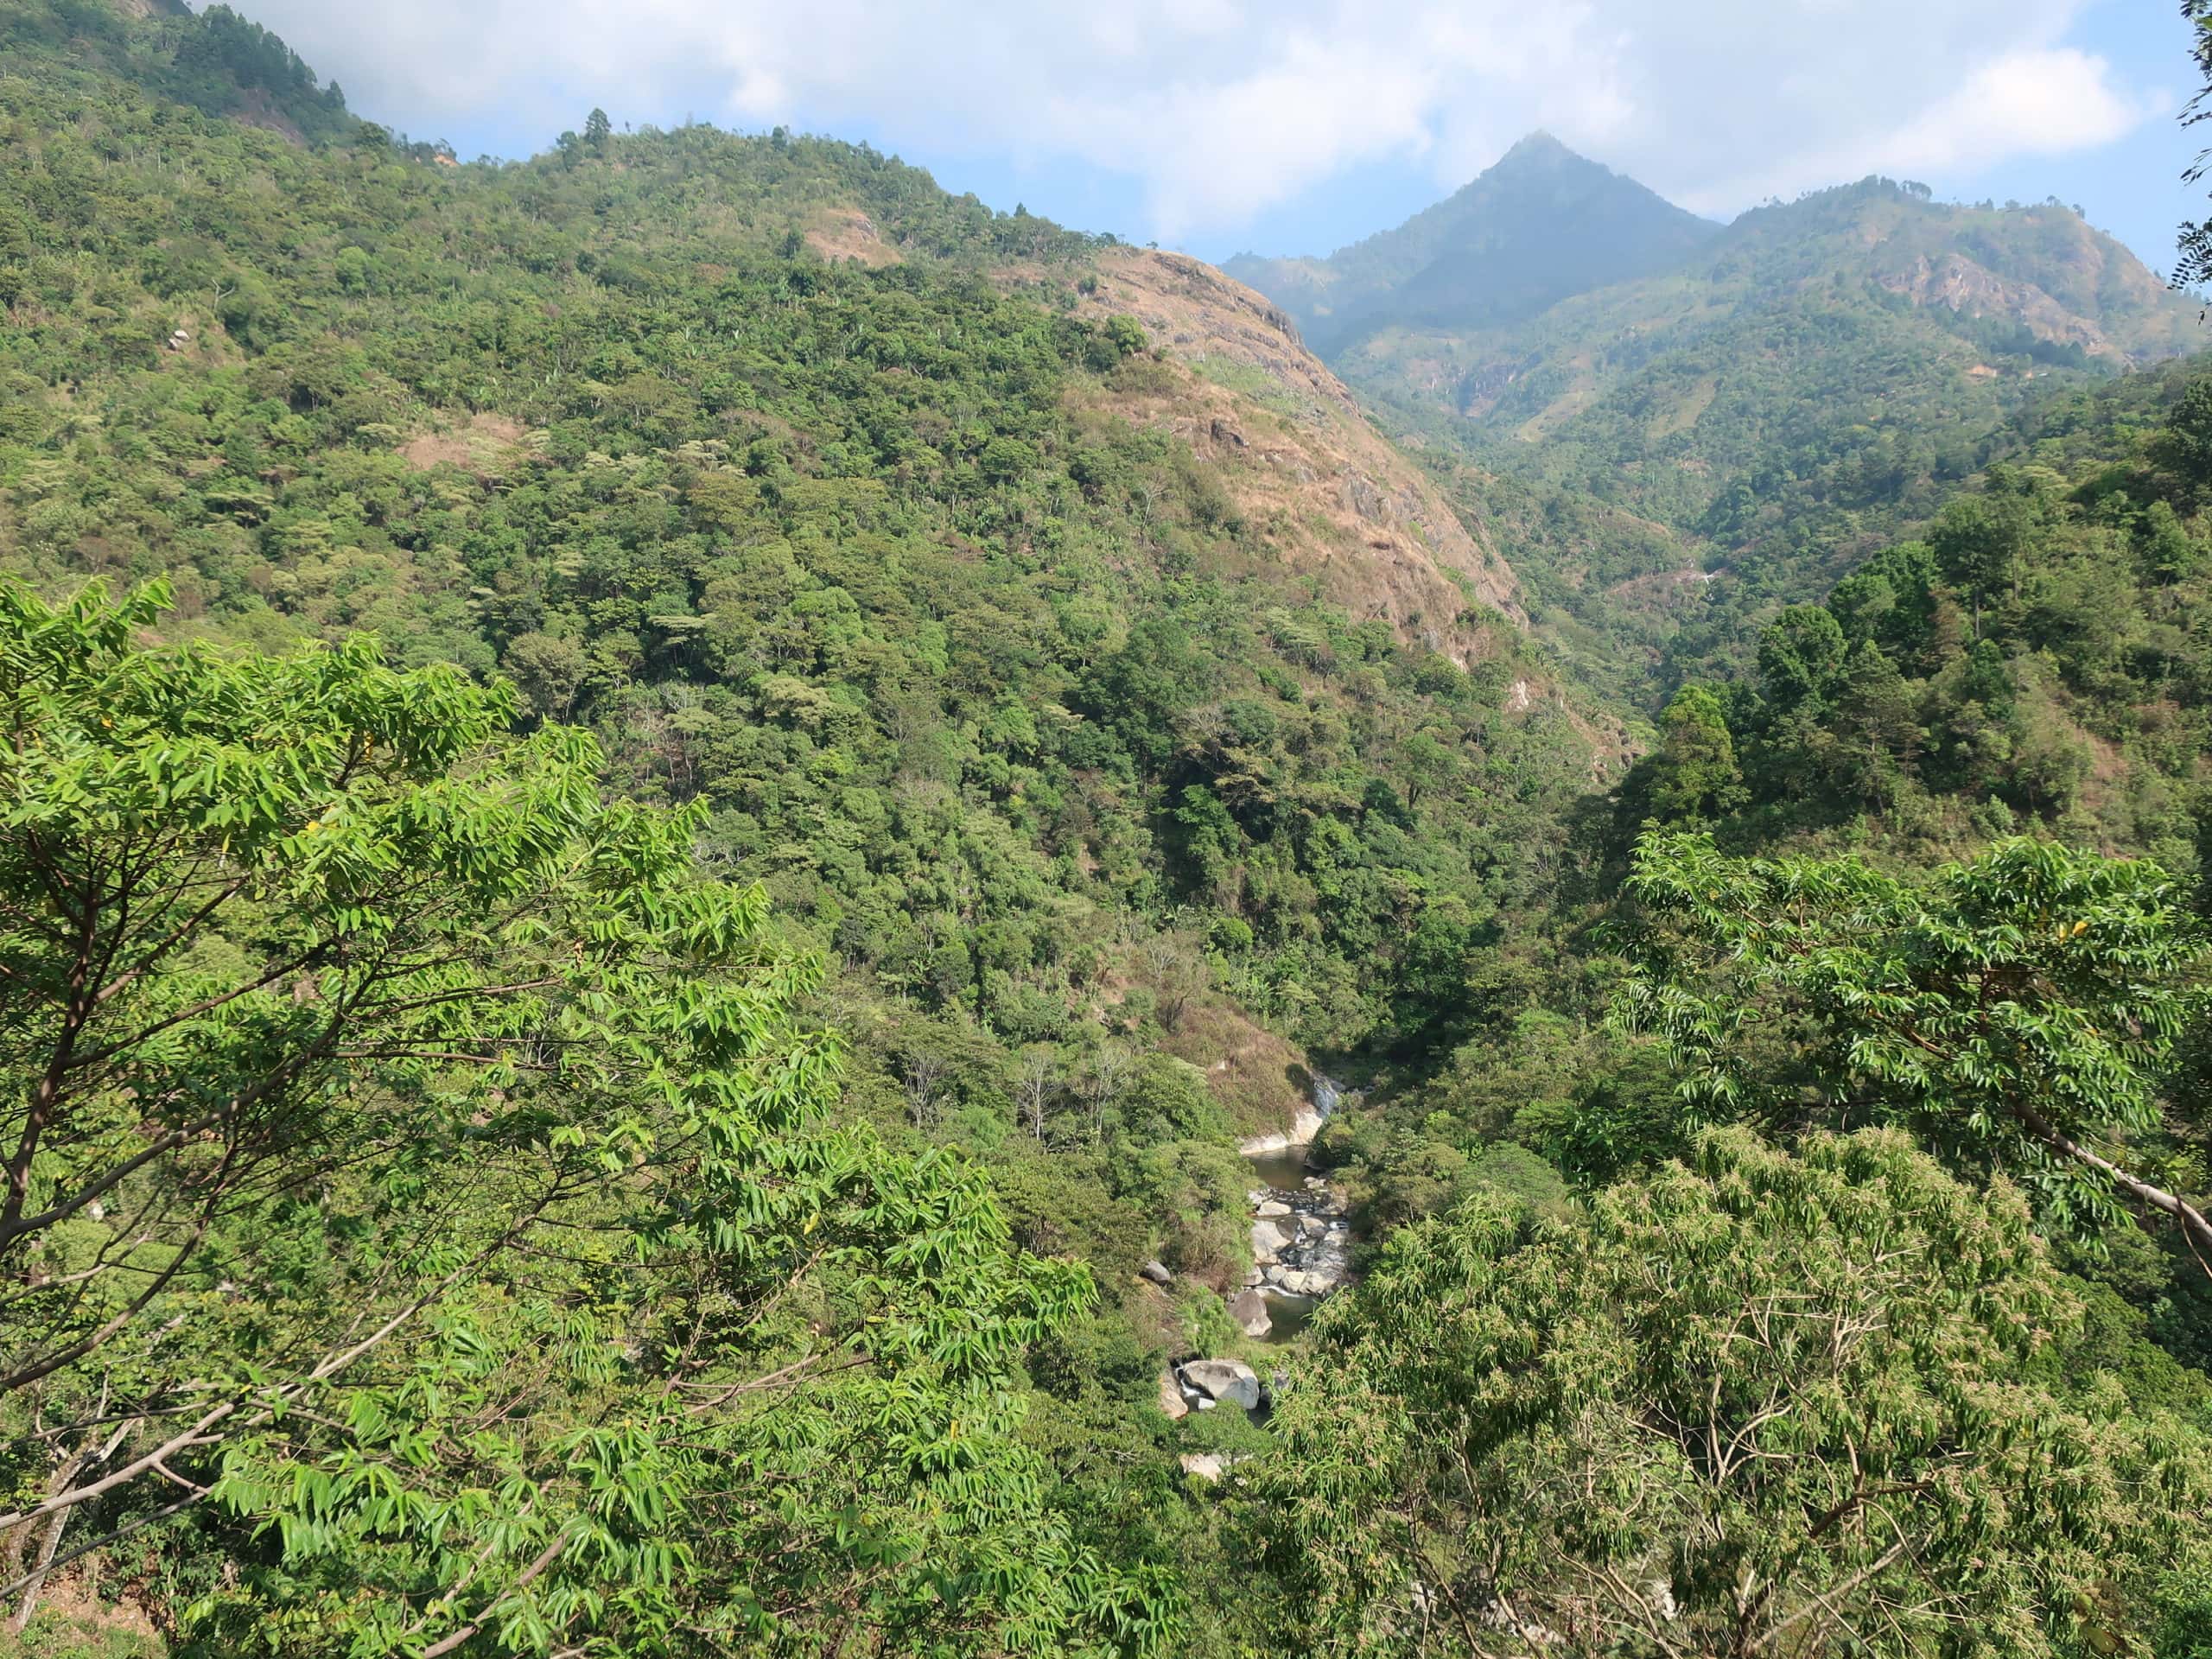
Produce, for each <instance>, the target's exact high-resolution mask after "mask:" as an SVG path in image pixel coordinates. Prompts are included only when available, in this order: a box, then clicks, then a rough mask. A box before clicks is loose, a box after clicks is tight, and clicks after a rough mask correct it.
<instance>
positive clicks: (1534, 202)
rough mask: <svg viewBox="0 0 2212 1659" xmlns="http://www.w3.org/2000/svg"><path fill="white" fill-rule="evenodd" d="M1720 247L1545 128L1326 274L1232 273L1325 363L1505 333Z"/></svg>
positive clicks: (1704, 230)
mask: <svg viewBox="0 0 2212 1659" xmlns="http://www.w3.org/2000/svg"><path fill="white" fill-rule="evenodd" d="M1718 233H1719V226H1714V225H1710V224H1708V223H1707V222H1706V221H1705V220H1703V219H1699V218H1698V217H1697V216H1696V215H1695V214H1694V213H1686V212H1684V211H1683V210H1682V209H1681V208H1680V207H1675V205H1674V204H1673V203H1671V202H1669V201H1666V200H1662V198H1660V197H1659V196H1656V195H1655V194H1652V193H1651V192H1650V191H1649V190H1647V189H1645V188H1643V186H1642V185H1640V184H1638V183H1637V181H1635V180H1633V179H1631V178H1628V177H1626V176H1624V175H1621V174H1618V173H1616V172H1614V171H1613V170H1612V169H1611V168H1607V167H1605V166H1602V165H1600V164H1599V162H1593V161H1591V160H1590V159H1589V158H1588V157H1586V156H1578V155H1577V154H1575V152H1574V151H1573V150H1571V149H1568V148H1567V146H1566V145H1565V144H1563V143H1560V141H1559V140H1558V139H1557V138H1555V137H1553V136H1552V135H1551V134H1550V133H1548V132H1546V131H1544V130H1541V128H1540V129H1538V130H1536V131H1534V132H1531V133H1529V135H1528V136H1527V137H1523V138H1522V139H1521V141H1520V142H1519V143H1516V144H1515V145H1514V146H1513V148H1512V149H1509V150H1507V151H1506V152H1505V154H1504V155H1503V156H1500V157H1499V158H1498V159H1497V162H1495V163H1494V164H1492V165H1491V167H1490V168H1488V169H1486V170H1485V171H1484V173H1483V174H1482V175H1480V176H1479V177H1478V178H1476V179H1474V180H1473V181H1471V182H1470V183H1468V184H1466V185H1465V186H1463V187H1461V188H1459V190H1457V191H1455V192H1453V193H1452V195H1450V196H1449V197H1447V198H1446V199H1445V200H1442V201H1440V202H1438V203H1437V204H1436V205H1435V206H1434V207H1428V208H1425V209H1424V210H1422V211H1421V213H1416V214H1414V216H1413V217H1412V218H1411V219H1408V220H1407V221H1406V222H1405V223H1404V224H1402V225H1401V226H1398V227H1397V228H1396V229H1395V230H1389V231H1384V232H1381V233H1380V234H1379V235H1376V236H1371V237H1370V238H1367V240H1365V241H1364V242H1361V243H1358V244H1356V245H1353V246H1351V247H1349V248H1344V249H1341V250H1339V251H1338V252H1337V253H1335V254H1333V255H1332V256H1331V257H1329V258H1328V259H1327V260H1325V261H1319V260H1259V259H1249V258H1240V259H1236V260H1232V261H1230V266H1229V269H1230V274H1231V275H1232V276H1234V277H1237V278H1238V279H1239V280H1240V281H1243V282H1245V283H1250V284H1251V285H1252V286H1253V287H1255V288H1256V289H1259V290H1260V291H1261V292H1262V293H1263V294H1265V295H1267V296H1268V297H1269V298H1270V299H1273V300H1274V302H1276V303H1277V304H1279V305H1281V306H1282V307H1283V308H1284V309H1285V310H1287V311H1288V312H1289V313H1290V314H1291V315H1293V316H1294V317H1295V318H1296V319H1297V320H1298V325H1299V327H1300V330H1301V331H1302V332H1303V333H1304V334H1305V336H1306V339H1307V340H1309V341H1310V342H1312V343H1313V345H1314V346H1316V348H1317V349H1319V350H1320V351H1322V352H1323V353H1330V352H1332V351H1336V350H1338V349H1341V348H1343V347H1344V346H1347V345H1349V344H1350V343H1351V341H1353V340H1357V339H1358V338H1360V337H1362V336H1363V335H1364V334H1368V333H1370V332H1371V331H1373V330H1375V329H1377V328H1387V327H1394V326H1404V327H1455V328H1470V327H1497V326H1499V325H1501V324H1504V323H1509V322H1511V321H1516V320H1517V319H1519V318H1521V317H1524V316H1529V315H1534V314H1535V313H1536V312H1538V311H1541V310H1542V309H1544V308H1546V307H1548V306H1549V305H1552V304H1554V303H1556V302H1558V301H1560V300H1561V299H1564V298H1566V297H1567V296H1569V295H1571V294H1578V293H1581V292H1583V291H1585V290H1586V289H1592V288H1601V287H1605V286H1608V285H1610V284H1611V283H1618V282H1625V281H1628V280H1630V279H1631V278H1633V277H1640V276H1643V275H1644V274H1646V273H1647V272H1649V271H1651V270H1657V269H1661V268H1662V267H1664V266H1666V265H1669V264H1673V263H1675V261H1676V260H1678V259H1680V258H1681V257H1685V256H1686V255H1688V253H1689V252H1690V251H1691V250H1692V249H1694V248H1695V247H1697V246H1699V245H1701V244H1702V243H1704V242H1705V241H1706V240H1707V239H1708V238H1711V237H1713V236H1714V235H1716V234H1718Z"/></svg>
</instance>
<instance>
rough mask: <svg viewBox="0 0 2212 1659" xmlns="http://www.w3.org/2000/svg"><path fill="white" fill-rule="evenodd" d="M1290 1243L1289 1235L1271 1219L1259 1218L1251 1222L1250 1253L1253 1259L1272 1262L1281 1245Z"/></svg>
mask: <svg viewBox="0 0 2212 1659" xmlns="http://www.w3.org/2000/svg"><path fill="white" fill-rule="evenodd" d="M1287 1243H1290V1235H1289V1234H1288V1233H1286V1232H1285V1231H1283V1230H1282V1229H1281V1228H1280V1227H1278V1226H1276V1225H1275V1224H1274V1222H1272V1221H1268V1220H1265V1219H1262V1220H1259V1221H1255V1222H1254V1223H1253V1224H1252V1255H1253V1257H1254V1259H1255V1260H1256V1261H1261V1262H1272V1261H1274V1258H1275V1255H1276V1253H1277V1252H1278V1251H1280V1250H1281V1249H1282V1248H1283V1246H1285V1245H1286V1244H1287Z"/></svg>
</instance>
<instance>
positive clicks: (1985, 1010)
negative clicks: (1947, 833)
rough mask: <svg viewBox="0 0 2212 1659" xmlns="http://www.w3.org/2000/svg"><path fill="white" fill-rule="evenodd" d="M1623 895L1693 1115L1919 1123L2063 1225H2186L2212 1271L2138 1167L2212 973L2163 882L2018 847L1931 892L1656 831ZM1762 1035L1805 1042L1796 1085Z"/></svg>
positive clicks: (1659, 1028)
mask: <svg viewBox="0 0 2212 1659" xmlns="http://www.w3.org/2000/svg"><path fill="white" fill-rule="evenodd" d="M1628 886H1629V891H1630V893H1632V894H1633V895H1634V897H1635V898H1636V899H1637V901H1638V902H1639V903H1640V904H1641V905H1642V906H1643V907H1644V909H1645V911H1646V912H1647V914H1648V915H1649V918H1651V919H1652V921H1653V922H1654V924H1655V925H1654V926H1653V927H1652V928H1651V929H1650V930H1649V931H1647V932H1646V933H1645V934H1643V936H1642V938H1640V939H1639V941H1638V942H1637V948H1636V950H1637V963H1636V967H1637V971H1636V973H1635V976H1633V978H1632V979H1631V981H1630V986H1629V991H1630V1007H1631V1009H1632V1011H1633V1013H1634V1014H1635V1017H1636V1018H1637V1020H1639V1021H1641V1022H1642V1023H1643V1024H1644V1025H1645V1026H1647V1027H1649V1028H1650V1029H1652V1030H1654V1031H1656V1032H1657V1033H1659V1034H1661V1035H1662V1037H1664V1038H1665V1039H1666V1040H1667V1041H1668V1042H1669V1044H1670V1045H1671V1046H1672V1047H1673V1048H1674V1050H1675V1054H1676V1056H1677V1058H1679V1060H1680V1061H1681V1064H1682V1065H1685V1066H1686V1067H1687V1068H1688V1071H1689V1072H1690V1077H1689V1081H1688V1085H1687V1090H1688V1093H1690V1094H1691V1095H1692V1096H1694V1098H1696V1099H1698V1100H1700V1101H1701V1102H1703V1103H1706V1104H1707V1106H1708V1107H1709V1108H1711V1109H1716V1110H1719V1111H1722V1112H1727V1113H1737V1112H1744V1113H1750V1114H1752V1115H1754V1116H1759V1117H1761V1118H1763V1119H1764V1120H1766V1121H1768V1122H1776V1123H1783V1122H1800V1121H1802V1118H1803V1116H1804V1114H1805V1111H1806V1109H1807V1108H1806V1100H1805V1095H1806V1091H1807V1090H1808V1088H1809V1089H1810V1090H1812V1091H1813V1092H1814V1093H1815V1095H1816V1096H1818V1097H1819V1099H1820V1101H1821V1109H1824V1110H1825V1111H1826V1112H1827V1113H1828V1114H1829V1115H1831V1116H1833V1117H1834V1118H1835V1119H1836V1120H1837V1121H1839V1122H1841V1121H1858V1122H1864V1121H1866V1119H1867V1118H1869V1117H1872V1118H1875V1119H1885V1118H1886V1119H1890V1120H1892V1121H1898V1122H1908V1123H1911V1124H1913V1125H1915V1126H1916V1127H1917V1128H1920V1129H1921V1130H1922V1131H1923V1132H1924V1133H1926V1134H1927V1135H1929V1136H1931V1137H1932V1138H1933V1139H1934V1140H1935V1141H1936V1142H1937V1143H1938V1144H1940V1145H1942V1146H1943V1147H1947V1148H1950V1149H1953V1150H1955V1151H1957V1152H1959V1153H1961V1154H1969V1155H1972V1156H1974V1157H1977V1158H1980V1159H1985V1160H1991V1161H1993V1162H1994V1163H1996V1164H1997V1165H1999V1166H2002V1167H2005V1168H2007V1169H2010V1170H2012V1171H2013V1172H2015V1173H2016V1175H2017V1176H2018V1179H2022V1180H2023V1181H2024V1182H2026V1183H2027V1184H2029V1185H2031V1186H2032V1187H2033V1188H2034V1189H2035V1190H2036V1191H2037V1192H2038V1194H2039V1196H2040V1197H2041V1198H2042V1199H2043V1201H2044V1204H2045V1205H2046V1206H2047V1208H2048V1209H2049V1211H2050V1213H2051V1214H2052V1215H2053V1217H2055V1218H2056V1219H2057V1220H2058V1221H2059V1222H2061V1223H2062V1224H2066V1225H2070V1226H2076V1227H2080V1228H2082V1229H2083V1230H2094V1229H2096V1228H2098V1227H2101V1226H2102V1225H2104V1224H2107V1223H2109V1222H2110V1221H2112V1220H2113V1219H2116V1218H2117V1217H2116V1213H2115V1205H2116V1201H2118V1200H2125V1201H2126V1203H2128V1204H2131V1205H2135V1206H2138V1207H2139V1208H2140V1209H2142V1210H2145V1211H2149V1212H2152V1213H2153V1214H2155V1215H2158V1216H2161V1217H2166V1218H2169V1219H2170V1220H2171V1221H2172V1222H2173V1223H2174V1224H2177V1226H2178V1227H2179V1228H2180V1229H2181V1231H2182V1233H2183V1236H2184V1238H2186V1240H2187V1241H2188V1243H2189V1244H2190V1248H2191V1249H2194V1250H2195V1251H2196V1255H2197V1257H2198V1259H2199V1260H2200V1261H2201V1262H2203V1263H2204V1264H2205V1268H2206V1271H2207V1272H2208V1273H2212V1222H2208V1220H2207V1218H2206V1217H2205V1216H2204V1214H2203V1213H2202V1211H2201V1210H2199V1209H2198V1208H2197V1207H2196V1205H2194V1204H2192V1203H2191V1202H2190V1200H2189V1199H2188V1198H2185V1197H2184V1196H2183V1195H2182V1194H2181V1193H2180V1192H2175V1191H2172V1190H2170V1189H2169V1188H2168V1187H2165V1186H2162V1185H2158V1182H2157V1181H2156V1180H2154V1179H2150V1178H2149V1177H2148V1175H2146V1174H2145V1173H2144V1172H2143V1170H2142V1169H2141V1168H2140V1167H2139V1164H2140V1161H2141V1160H2143V1159H2145V1158H2146V1157H2155V1155H2156V1154H2155V1143H2156V1141H2157V1138H2158V1135H2159V1132H2160V1128H2161V1103H2160V1100H2159V1097H2158V1079H2159V1076H2160V1072H2161V1071H2162V1069H2163V1068H2164V1065H2165V1064H2166V1063H2167V1061H2168V1060H2169V1058H2171V1055H2172V1052H2173V1048H2174V1044H2175V1040H2176V1039H2177V1037H2178V1036H2179V1035H2180V1034H2181V1033H2182V1031H2183V1028H2184V1027H2185V1026H2186V1025H2187V1023H2188V1022H2189V1020H2190V1018H2191V1017H2193V1016H2194V1015H2195V1014H2197V1013H2198V1012H2199V1011H2200V1010H2201V1009H2202V1005H2203V985H2202V974H2203V969H2204V966H2205V963H2206V957H2207V943H2206V939H2205V937H2204V934H2203V931H2202V928H2201V926H2200V925H2199V924H2198V922H2197V920H2196V918H2195V917H2194V916H2193V915H2192V914H2191V912H2190V911H2189V909H2188V908H2187V906H2186V905H2185V903H2184V897H2185V895H2184V893H2183V890H2182V888H2181V887H2180V885H2179V884H2178V883H2177V882H2175V881H2174V880H2171V878H2169V877H2168V876H2167V875H2166V874H2165V873H2164V871H2162V870H2160V869H2159V868H2158V867H2157V866H2155V865H2152V864H2149V863H2144V862H2138V861H2129V860H2123V859H2109V858H2104V857H2101V856H2100V855H2097V854H2094V853H2086V852H2075V851H2069V849H2066V848H2063V847H2059V846H2055V845H2051V844H2049V843H2045V842H2031V841H2024V840H2023V841H2008V842H2000V843H1999V845H1997V846H1996V847H1993V848H1992V849H1990V850H1989V851H1988V852H1987V853H1986V854H1984V855H1981V856H1980V858H1977V859H1974V860H1973V861H1969V862H1966V863H1961V864H1953V865H1948V866H1945V867H1944V868H1942V869H1940V870H1937V871H1936V872H1935V873H1934V874H1931V875H1929V876H1928V877H1927V878H1925V879H1924V880H1906V879H1904V878H1900V877H1897V876H1894V875H1891V874H1885V873H1884V872H1881V871H1878V870H1876V869H1873V868H1870V867H1869V866H1867V865H1866V864H1864V863H1861V862H1860V861H1858V860H1856V859H1852V858H1839V859H1814V858H1784V859H1732V858H1726V857H1723V856H1722V855H1720V854H1719V852H1718V851H1716V850H1715V849H1714V847H1713V842H1712V841H1711V839H1710V838H1709V837H1707V836H1701V835H1681V834H1676V835H1662V834H1652V835H1648V836H1645V837H1644V839H1643V841H1642V842H1639V843H1638V845H1637V852H1636V858H1635V865H1634V869H1633V872H1632V874H1630V878H1629V883H1628ZM1766 1031H1784V1032H1787V1033H1789V1043H1790V1045H1791V1047H1792V1050H1793V1052H1795V1053H1796V1056H1797V1058H1798V1064H1797V1065H1796V1066H1795V1067H1793V1069H1792V1070H1791V1071H1790V1073H1789V1075H1788V1076H1787V1077H1783V1076H1778V1075H1776V1074H1773V1073H1764V1074H1763V1073H1762V1071H1761V1070H1760V1068H1759V1065H1758V1061H1757V1058H1756V1057H1757V1056H1758V1055H1759V1054H1760V1053H1761V1052H1763V1051H1765V1050H1766V1049H1767V1047H1768V1046H1767V1045H1766V1044H1764V1043H1762V1042H1761V1041H1759V1040H1758V1039H1759V1037H1760V1035H1761V1033H1763V1032H1766Z"/></svg>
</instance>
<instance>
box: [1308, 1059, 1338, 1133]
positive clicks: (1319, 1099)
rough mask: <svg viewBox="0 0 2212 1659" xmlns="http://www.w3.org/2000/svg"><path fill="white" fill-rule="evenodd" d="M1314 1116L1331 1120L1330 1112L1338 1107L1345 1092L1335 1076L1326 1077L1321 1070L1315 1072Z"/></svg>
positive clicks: (1325, 1120) (1324, 1120)
mask: <svg viewBox="0 0 2212 1659" xmlns="http://www.w3.org/2000/svg"><path fill="white" fill-rule="evenodd" d="M1343 1098H1344V1090H1342V1089H1341V1088H1339V1087H1338V1084H1337V1080H1336V1079H1335V1078H1334V1077H1324V1076H1323V1075H1322V1074H1321V1073H1320V1072H1319V1071H1316V1072H1315V1073H1314V1074H1313V1116H1316V1117H1318V1118H1319V1119H1320V1120H1321V1121H1322V1122H1324V1123H1325V1122H1328V1121H1329V1116H1330V1114H1331V1113H1332V1112H1334V1111H1335V1110H1336V1109H1337V1103H1338V1101H1340V1100H1342V1099H1343Z"/></svg>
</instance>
